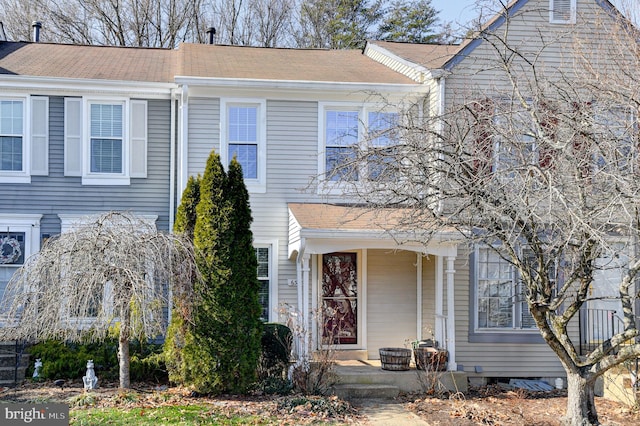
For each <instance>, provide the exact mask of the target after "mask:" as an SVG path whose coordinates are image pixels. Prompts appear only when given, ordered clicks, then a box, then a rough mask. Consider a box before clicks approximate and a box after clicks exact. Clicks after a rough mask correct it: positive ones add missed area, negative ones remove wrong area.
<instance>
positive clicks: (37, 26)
mask: <svg viewBox="0 0 640 426" xmlns="http://www.w3.org/2000/svg"><path fill="white" fill-rule="evenodd" d="M31 26H32V27H33V41H34V42H35V43H38V42H39V41H40V29H41V28H42V23H41V22H40V21H33V22H32V23H31Z"/></svg>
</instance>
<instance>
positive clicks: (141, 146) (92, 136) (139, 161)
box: [64, 98, 148, 185]
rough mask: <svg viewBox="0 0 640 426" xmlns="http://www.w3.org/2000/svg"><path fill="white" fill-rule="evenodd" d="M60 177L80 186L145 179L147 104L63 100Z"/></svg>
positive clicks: (116, 183) (139, 101)
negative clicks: (72, 179)
mask: <svg viewBox="0 0 640 426" xmlns="http://www.w3.org/2000/svg"><path fill="white" fill-rule="evenodd" d="M64 124H65V136H64V174H65V176H81V177H82V184H83V185H129V184H130V183H131V178H145V177H147V134H148V130H147V128H148V125H147V124H148V119H147V101H143V100H130V99H125V98H115V99H114V98H108V99H100V98H95V99H94V98H91V99H87V98H66V99H65V118H64Z"/></svg>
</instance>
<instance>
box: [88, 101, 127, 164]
mask: <svg viewBox="0 0 640 426" xmlns="http://www.w3.org/2000/svg"><path fill="white" fill-rule="evenodd" d="M89 108H90V115H91V119H90V130H89V134H90V140H89V146H90V148H89V151H90V154H89V158H90V164H91V166H90V173H113V174H122V172H123V170H124V165H123V161H124V157H123V155H122V154H123V145H124V140H123V136H124V118H123V109H124V104H123V103H122V102H120V103H117V104H99V103H90V104H89Z"/></svg>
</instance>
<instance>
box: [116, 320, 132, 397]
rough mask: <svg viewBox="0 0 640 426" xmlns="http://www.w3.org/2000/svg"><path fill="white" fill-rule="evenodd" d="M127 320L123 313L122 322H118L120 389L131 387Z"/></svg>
mask: <svg viewBox="0 0 640 426" xmlns="http://www.w3.org/2000/svg"><path fill="white" fill-rule="evenodd" d="M127 314H128V313H127ZM127 320H128V315H127V317H126V319H125V316H124V315H123V318H122V323H121V324H120V336H119V337H118V363H119V367H120V370H119V373H120V388H122V389H129V388H130V387H131V381H130V379H129V322H128V321H127Z"/></svg>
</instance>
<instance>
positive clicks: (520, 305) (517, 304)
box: [473, 245, 539, 334]
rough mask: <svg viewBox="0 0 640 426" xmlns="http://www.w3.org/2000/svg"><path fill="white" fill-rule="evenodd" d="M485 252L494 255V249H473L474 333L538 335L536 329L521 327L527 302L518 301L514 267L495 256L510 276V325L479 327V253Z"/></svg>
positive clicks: (520, 291) (519, 284) (519, 290)
mask: <svg viewBox="0 0 640 426" xmlns="http://www.w3.org/2000/svg"><path fill="white" fill-rule="evenodd" d="M481 250H487V251H488V252H489V253H495V251H494V250H495V249H494V248H491V247H489V246H487V245H481V246H476V247H475V256H474V270H475V274H474V277H473V280H474V282H473V286H474V292H473V293H474V300H473V318H474V324H473V328H474V332H475V333H478V334H481V333H504V332H507V333H512V332H516V333H539V330H538V328H537V327H527V328H524V327H522V323H523V312H524V309H525V307H526V306H527V301H526V300H524V298H522V300H518V299H519V298H520V297H519V296H518V294H522V293H523V289H522V283H521V282H520V280H519V279H518V275H517V271H516V270H515V267H514V266H513V265H511V264H510V263H509V262H507V261H506V260H504V259H502V258H500V257H499V255H497V254H496V255H497V256H498V257H499V258H500V260H501V262H505V263H506V264H507V265H508V267H509V273H510V275H511V279H510V280H511V287H510V288H511V295H510V296H509V297H511V298H512V299H513V303H512V306H511V325H510V326H508V327H480V321H479V313H480V309H479V303H480V300H479V299H480V293H479V282H480V251H481Z"/></svg>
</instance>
